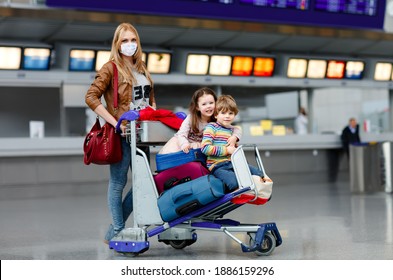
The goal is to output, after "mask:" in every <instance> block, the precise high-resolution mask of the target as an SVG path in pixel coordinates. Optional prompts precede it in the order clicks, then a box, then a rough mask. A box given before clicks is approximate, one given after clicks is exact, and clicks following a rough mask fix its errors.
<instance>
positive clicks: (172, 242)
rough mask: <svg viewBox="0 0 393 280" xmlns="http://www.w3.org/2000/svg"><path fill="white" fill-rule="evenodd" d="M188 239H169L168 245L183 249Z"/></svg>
mask: <svg viewBox="0 0 393 280" xmlns="http://www.w3.org/2000/svg"><path fill="white" fill-rule="evenodd" d="M187 241H188V240H170V241H169V245H171V246H172V247H173V248H175V249H179V250H180V249H183V248H185V247H187V246H188V242H187Z"/></svg>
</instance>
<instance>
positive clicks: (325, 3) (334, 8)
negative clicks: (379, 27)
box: [315, 0, 378, 16]
mask: <svg viewBox="0 0 393 280" xmlns="http://www.w3.org/2000/svg"><path fill="white" fill-rule="evenodd" d="M377 5H378V1H377V0H315V10H317V11H326V12H333V13H346V14H356V15H368V16H376V15H377V12H378V10H377Z"/></svg>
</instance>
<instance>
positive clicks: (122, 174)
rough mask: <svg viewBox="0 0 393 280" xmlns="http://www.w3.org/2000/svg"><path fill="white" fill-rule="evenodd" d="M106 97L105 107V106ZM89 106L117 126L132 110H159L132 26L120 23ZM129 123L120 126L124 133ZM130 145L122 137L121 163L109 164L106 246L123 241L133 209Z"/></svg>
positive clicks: (90, 93) (87, 98)
mask: <svg viewBox="0 0 393 280" xmlns="http://www.w3.org/2000/svg"><path fill="white" fill-rule="evenodd" d="M112 62H114V63H115V64H116V66H117V69H118V73H119V78H118V108H117V109H116V110H115V108H114V105H113V96H114V92H113V91H114V90H113V64H112ZM102 96H104V99H105V102H106V104H107V105H106V106H107V107H104V105H102V103H101V97H102ZM85 101H86V104H87V105H88V106H89V107H90V108H91V109H92V110H93V111H94V112H95V113H96V114H97V115H99V116H100V117H102V118H103V119H104V120H105V121H106V122H108V123H110V124H111V125H113V126H114V127H116V125H117V120H118V119H119V118H120V116H121V115H122V114H123V113H124V112H127V111H129V110H130V109H135V108H138V109H142V108H144V107H146V106H149V105H150V106H152V107H153V108H155V107H156V104H155V99H154V90H153V82H152V79H151V76H150V74H149V72H148V71H147V69H146V65H145V63H144V62H143V61H142V47H141V43H140V39H139V35H138V32H137V30H136V29H135V27H133V26H132V25H131V24H129V23H122V24H120V25H119V26H118V27H117V28H116V31H115V34H114V37H113V41H112V48H111V54H110V59H109V61H108V62H107V63H105V64H104V65H103V66H102V68H101V69H100V70H99V71H98V73H97V75H96V77H95V79H94V81H93V83H92V84H91V86H90V88H89V90H88V91H87V93H86V96H85ZM125 125H126V123H122V124H121V125H120V129H121V131H122V132H123V133H124V132H125V128H126V127H125ZM130 152H131V151H130V146H129V144H127V142H126V140H125V138H124V137H122V154H123V157H122V160H121V161H120V162H118V163H115V164H111V165H110V167H109V168H110V178H109V185H108V207H109V210H110V212H111V215H112V224H111V225H110V226H109V229H108V231H107V233H106V236H105V240H104V242H105V243H109V241H110V240H112V239H113V238H114V237H117V238H121V231H122V230H123V229H124V227H125V222H126V220H127V218H128V217H129V216H130V214H131V212H132V210H133V203H132V189H130V190H129V191H128V193H127V194H126V195H125V197H124V199H123V189H124V188H125V186H126V184H127V173H128V169H129V168H131V157H130Z"/></svg>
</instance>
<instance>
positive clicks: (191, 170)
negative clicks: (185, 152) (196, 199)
mask: <svg viewBox="0 0 393 280" xmlns="http://www.w3.org/2000/svg"><path fill="white" fill-rule="evenodd" d="M208 174H210V172H209V170H208V169H207V168H206V167H205V166H204V165H203V164H202V163H201V162H199V161H192V162H188V163H185V164H182V165H179V166H176V167H172V168H169V169H167V170H164V171H161V172H160V173H158V174H157V175H155V176H154V181H155V183H156V187H157V191H158V193H159V194H161V193H162V192H163V191H164V190H168V189H170V188H171V187H173V186H176V185H178V184H182V183H185V182H188V181H191V180H194V179H196V178H199V177H202V176H204V175H208Z"/></svg>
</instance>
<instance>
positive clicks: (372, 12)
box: [46, 0, 386, 29]
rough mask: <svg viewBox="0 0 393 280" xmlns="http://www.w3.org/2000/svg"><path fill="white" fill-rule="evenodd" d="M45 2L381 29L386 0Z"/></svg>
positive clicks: (145, 12) (86, 7) (58, 5)
mask: <svg viewBox="0 0 393 280" xmlns="http://www.w3.org/2000/svg"><path fill="white" fill-rule="evenodd" d="M46 5H47V6H48V7H56V8H69V9H76V10H91V11H105V12H115V13H116V12H120V13H130V14H143V15H158V16H176V17H190V18H205V19H217V20H237V21H247V22H263V23H278V24H298V25H312V26H322V27H352V28H367V29H383V24H384V17H385V6H386V0H378V1H377V0H207V1H203V0H199V1H198V0H143V1H141V0H127V1H121V0H111V1H107V0H83V1H81V0H46Z"/></svg>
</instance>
